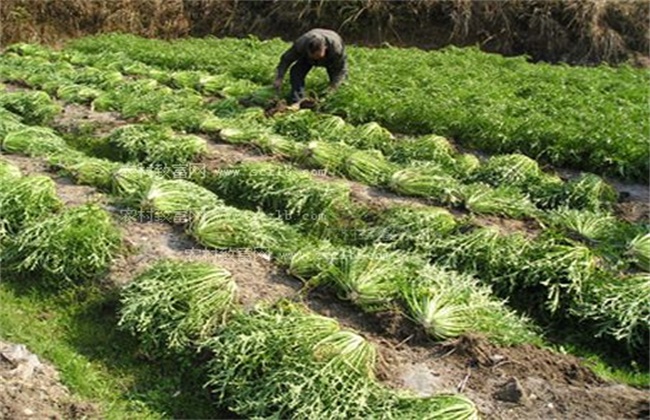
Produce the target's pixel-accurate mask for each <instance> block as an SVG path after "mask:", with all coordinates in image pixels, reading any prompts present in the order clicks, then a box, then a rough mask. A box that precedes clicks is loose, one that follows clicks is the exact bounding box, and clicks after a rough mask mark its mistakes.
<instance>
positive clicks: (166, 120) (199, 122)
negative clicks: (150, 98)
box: [156, 108, 212, 132]
mask: <svg viewBox="0 0 650 420" xmlns="http://www.w3.org/2000/svg"><path fill="white" fill-rule="evenodd" d="M211 118H212V114H210V113H209V112H206V111H203V110H199V109H195V108H172V109H165V110H161V111H160V112H158V114H157V115H156V119H157V120H158V121H159V122H161V123H163V124H167V125H169V126H170V127H172V128H174V129H176V130H185V131H188V132H197V131H200V130H201V129H202V128H206V129H209V128H210V125H209V124H208V123H206V121H210V119H211ZM204 124H205V125H204ZM208 131H209V130H206V132H208Z"/></svg>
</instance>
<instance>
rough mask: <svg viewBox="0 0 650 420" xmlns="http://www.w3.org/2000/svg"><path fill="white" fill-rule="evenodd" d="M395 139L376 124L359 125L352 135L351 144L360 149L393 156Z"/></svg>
mask: <svg viewBox="0 0 650 420" xmlns="http://www.w3.org/2000/svg"><path fill="white" fill-rule="evenodd" d="M394 140H395V137H393V135H392V134H391V132H390V131H388V130H386V129H385V128H384V127H382V126H381V125H379V124H377V123H376V122H369V123H366V124H362V125H359V126H357V127H356V128H355V130H354V132H352V133H351V134H350V137H349V144H351V145H352V146H355V147H358V148H359V149H376V150H381V151H382V152H383V153H384V154H386V155H390V154H392V151H393V147H394Z"/></svg>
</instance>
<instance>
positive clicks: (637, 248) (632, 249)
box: [627, 233, 650, 272]
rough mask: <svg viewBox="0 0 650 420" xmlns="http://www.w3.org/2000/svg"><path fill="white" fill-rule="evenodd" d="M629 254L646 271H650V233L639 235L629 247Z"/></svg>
mask: <svg viewBox="0 0 650 420" xmlns="http://www.w3.org/2000/svg"><path fill="white" fill-rule="evenodd" d="M627 254H628V255H629V256H631V257H632V260H633V261H634V262H635V264H636V265H637V266H638V267H639V268H640V269H641V270H644V271H646V272H649V271H650V233H646V234H644V235H638V236H637V237H635V238H634V239H633V240H632V241H630V243H629V244H628V247H627Z"/></svg>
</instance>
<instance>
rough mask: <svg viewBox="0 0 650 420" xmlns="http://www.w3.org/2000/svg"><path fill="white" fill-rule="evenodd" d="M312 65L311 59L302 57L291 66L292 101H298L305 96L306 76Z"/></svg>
mask: <svg viewBox="0 0 650 420" xmlns="http://www.w3.org/2000/svg"><path fill="white" fill-rule="evenodd" d="M312 67H313V65H312V64H311V63H310V62H309V61H307V60H305V59H302V58H301V59H299V60H298V61H296V63H295V64H294V65H293V66H292V67H291V71H290V74H291V102H293V103H295V102H298V101H300V100H301V99H303V98H304V97H305V78H306V77H307V73H309V71H310V70H311V68H312Z"/></svg>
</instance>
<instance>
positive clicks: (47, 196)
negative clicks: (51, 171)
mask: <svg viewBox="0 0 650 420" xmlns="http://www.w3.org/2000/svg"><path fill="white" fill-rule="evenodd" d="M16 169H17V168H16ZM62 206H63V203H62V202H61V200H60V199H59V197H58V196H57V194H56V186H55V184H54V181H52V179H50V178H49V177H46V176H41V175H30V176H24V177H16V178H15V179H7V178H3V179H2V180H1V181H0V219H2V220H4V228H5V231H6V232H7V233H13V234H15V233H17V232H19V231H20V230H22V229H23V228H24V227H25V226H27V225H29V224H31V223H34V222H37V221H39V220H42V219H44V218H45V217H47V216H49V215H51V214H52V213H53V212H55V211H57V210H59V209H60V208H61V207H62Z"/></svg>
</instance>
